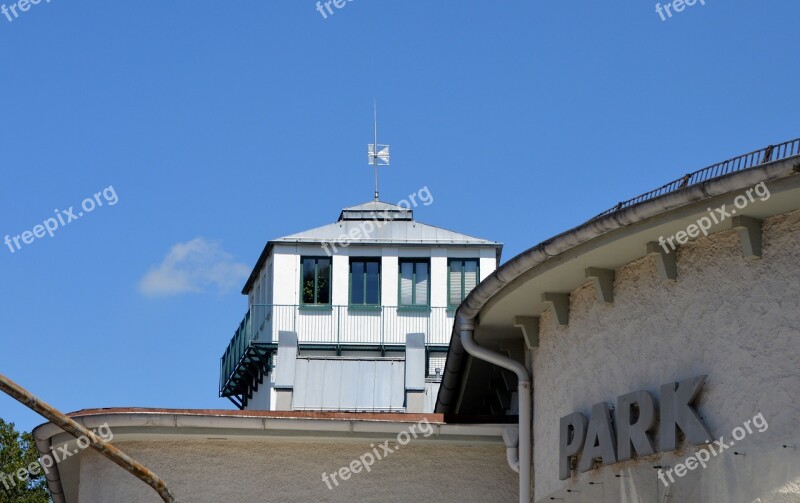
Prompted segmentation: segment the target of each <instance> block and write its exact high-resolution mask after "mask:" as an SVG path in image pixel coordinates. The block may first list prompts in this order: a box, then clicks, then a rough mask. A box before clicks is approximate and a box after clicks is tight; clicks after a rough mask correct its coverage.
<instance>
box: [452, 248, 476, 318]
mask: <svg viewBox="0 0 800 503" xmlns="http://www.w3.org/2000/svg"><path fill="white" fill-rule="evenodd" d="M447 271H448V272H447V276H448V278H447V305H448V306H449V307H453V308H454V307H457V306H458V305H459V304H461V301H463V300H464V299H465V298H466V297H467V294H469V292H471V291H472V289H473V288H475V285H477V284H478V259H450V262H449V263H448V268H447Z"/></svg>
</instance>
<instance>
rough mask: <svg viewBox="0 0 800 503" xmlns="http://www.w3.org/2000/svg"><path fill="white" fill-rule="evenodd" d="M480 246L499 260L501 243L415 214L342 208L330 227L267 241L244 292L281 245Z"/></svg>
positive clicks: (376, 207) (376, 205) (381, 207)
mask: <svg viewBox="0 0 800 503" xmlns="http://www.w3.org/2000/svg"><path fill="white" fill-rule="evenodd" d="M344 243H347V246H370V245H371V246H481V247H491V248H496V250H497V257H498V260H499V258H500V252H501V250H502V248H503V245H502V243H498V242H497V241H490V240H487V239H481V238H476V237H474V236H469V235H467V234H462V233H460V232H455V231H450V230H447V229H442V228H441V227H435V226H433V225H428V224H423V223H421V222H417V221H416V220H414V212H413V211H412V210H411V209H410V208H404V207H402V206H397V205H394V204H389V203H384V202H382V201H370V202H367V203H363V204H359V205H356V206H350V207H347V208H344V209H342V211H341V213H340V214H339V219H338V220H337V221H336V222H334V223H331V224H328V225H323V226H322V227H316V228H314V229H309V230H307V231H303V232H298V233H296V234H291V235H288V236H284V237H281V238H278V239H273V240H271V241H269V242H267V245H266V246H265V247H264V250H263V251H262V252H261V256H260V257H259V259H258V262H256V265H255V267H254V268H253V271H252V273H251V274H250V278H248V280H247V283H246V284H245V286H244V289H243V290H242V293H244V294H247V293H248V292H249V291H250V288H251V287H252V286H253V283H254V282H255V280H256V278H257V277H258V273H259V271H260V270H261V267H263V265H264V263H265V262H266V260H267V257H268V256H269V255H270V253H271V251H272V248H273V247H274V246H276V245H282V244H307V245H314V244H319V245H325V244H327V245H330V246H331V247H334V246H343V245H344ZM334 250H335V248H334Z"/></svg>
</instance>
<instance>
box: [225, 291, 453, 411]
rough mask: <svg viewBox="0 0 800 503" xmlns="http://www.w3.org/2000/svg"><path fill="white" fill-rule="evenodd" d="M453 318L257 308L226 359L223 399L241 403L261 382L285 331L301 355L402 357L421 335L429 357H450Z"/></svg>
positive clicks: (411, 312)
mask: <svg viewBox="0 0 800 503" xmlns="http://www.w3.org/2000/svg"><path fill="white" fill-rule="evenodd" d="M453 314H454V313H453V312H452V311H451V310H448V309H447V308H445V307H432V308H428V307H425V308H421V309H417V308H407V307H393V306H374V307H373V306H330V305H326V306H308V305H253V306H251V307H250V309H249V310H248V311H247V313H246V314H245V317H244V319H243V320H242V322H241V323H240V324H239V327H238V328H237V330H236V333H235V334H234V336H233V339H231V342H230V343H229V344H228V347H227V349H226V350H225V353H224V354H223V355H222V359H221V365H220V383H219V386H220V387H219V389H220V396H222V397H227V398H231V399H232V401H234V400H233V398H236V397H239V400H240V402H242V401H244V400H243V399H244V398H245V397H244V395H246V394H248V388H249V387H250V386H252V385H253V384H254V383H258V384H261V383H262V382H263V379H264V377H265V376H266V375H267V374H268V373H269V371H270V370H271V359H272V355H273V353H275V352H276V351H277V347H278V335H279V333H280V332H281V331H291V332H295V333H296V334H297V338H298V344H299V347H300V349H317V350H330V351H336V353H337V354H342V353H343V352H347V351H380V352H381V353H382V354H383V353H385V352H387V351H404V350H405V340H406V335H407V334H410V333H422V334H425V345H426V348H427V349H428V352H429V353H431V352H439V353H446V352H447V346H448V344H449V343H450V334H451V333H452V330H453ZM234 403H236V401H234ZM237 406H241V404H240V403H237Z"/></svg>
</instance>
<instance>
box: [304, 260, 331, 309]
mask: <svg viewBox="0 0 800 503" xmlns="http://www.w3.org/2000/svg"><path fill="white" fill-rule="evenodd" d="M300 264H301V267H302V271H303V278H302V280H301V281H302V283H301V287H302V291H301V292H300V301H301V303H302V304H308V305H327V304H330V303H331V259H329V258H325V257H303V258H301V259H300Z"/></svg>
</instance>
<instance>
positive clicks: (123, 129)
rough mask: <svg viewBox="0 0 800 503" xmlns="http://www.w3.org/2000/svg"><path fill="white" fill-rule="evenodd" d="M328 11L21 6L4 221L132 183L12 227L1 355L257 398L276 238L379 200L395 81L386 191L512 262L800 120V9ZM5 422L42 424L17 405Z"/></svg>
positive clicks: (8, 39)
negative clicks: (231, 368) (50, 224)
mask: <svg viewBox="0 0 800 503" xmlns="http://www.w3.org/2000/svg"><path fill="white" fill-rule="evenodd" d="M3 2H5V3H6V4H11V2H10V0H0V3H3ZM315 3H316V2H315V1H312V0H282V1H278V0H269V1H259V2H256V1H239V2H225V3H223V2H210V1H207V0H191V1H189V0H176V1H172V2H156V1H154V0H141V1H137V2H124V3H123V2H101V1H99V0H82V1H80V2H73V1H67V0H52V1H51V2H50V3H44V2H42V3H40V4H39V5H36V6H32V7H31V8H30V10H28V11H27V12H24V13H21V14H20V16H19V17H18V18H17V19H14V20H13V22H8V21H7V19H6V18H5V17H0V47H2V51H0V96H2V98H0V138H2V140H1V142H0V172H1V173H2V183H0V239H2V238H3V237H4V236H5V235H7V234H8V235H11V236H14V235H19V234H21V233H22V232H23V231H26V230H33V229H34V226H36V225H37V224H41V223H42V222H44V221H45V220H46V219H48V218H51V217H53V216H54V215H56V213H54V210H59V212H60V211H61V210H66V209H68V208H69V207H70V206H74V207H75V210H74V211H75V213H77V212H78V211H79V209H80V208H79V206H80V205H81V202H82V201H83V200H84V199H85V198H87V197H90V198H92V197H93V195H94V194H95V193H98V192H100V193H101V194H102V191H103V189H106V188H108V187H113V192H114V194H115V196H116V199H117V202H116V204H113V205H110V204H108V203H109V201H107V200H106V199H104V196H103V195H101V196H99V199H98V200H99V201H103V202H104V204H103V205H102V206H99V207H97V208H95V209H94V211H92V212H91V213H88V212H87V213H86V214H85V215H84V216H83V217H80V218H78V219H77V220H75V221H72V222H70V223H68V224H67V225H65V226H61V227H60V228H59V229H58V230H56V231H55V232H54V236H53V237H52V238H51V237H49V236H47V235H45V237H43V238H39V239H35V240H34V241H33V242H32V243H31V244H24V243H21V247H20V248H21V249H19V250H16V251H15V252H14V253H11V251H10V249H9V248H8V247H7V246H6V245H2V247H1V248H0V271H1V272H2V280H0V281H2V288H0V306H2V308H0V309H1V311H0V316H1V320H2V325H1V326H2V332H1V333H2V336H0V337H2V339H0V343H1V344H0V372H2V373H4V374H6V375H7V376H9V377H11V378H12V379H14V380H16V381H18V382H19V383H21V384H23V385H25V386H26V387H28V388H29V389H30V390H32V391H33V392H35V393H36V394H37V395H39V396H40V397H41V398H43V399H44V400H46V401H48V402H50V403H51V404H53V405H55V406H56V407H58V408H60V409H62V410H64V411H72V410H77V409H82V408H91V407H113V406H150V407H188V408H231V407H232V406H231V404H230V403H229V402H228V401H227V400H225V399H220V398H218V396H217V382H218V370H219V357H220V355H221V353H222V351H223V350H224V348H225V346H226V345H227V343H228V341H229V339H230V337H231V336H232V334H233V331H234V329H235V328H236V326H237V325H238V323H239V321H240V320H241V318H242V316H243V314H244V311H245V309H246V300H245V298H244V297H243V296H241V295H240V294H239V290H240V288H241V285H242V284H243V279H242V278H241V276H242V274H246V273H247V272H248V271H249V269H250V267H252V265H253V264H254V263H255V261H256V259H257V257H258V254H259V253H260V252H261V249H262V247H263V245H264V243H265V242H266V241H267V240H268V239H270V238H275V237H279V236H282V235H286V234H290V233H294V232H298V231H301V230H305V229H308V228H312V227H316V226H319V225H323V224H326V223H329V222H331V221H333V220H335V218H336V217H337V216H338V212H339V210H340V209H341V208H342V207H343V206H347V205H352V204H357V203H361V202H364V201H367V200H369V199H370V198H371V196H372V173H371V171H370V168H369V167H368V166H367V165H366V155H365V154H366V152H365V150H366V145H367V143H368V142H369V141H371V138H372V102H373V98H375V99H377V101H378V107H379V114H380V122H381V131H380V133H381V134H380V140H381V141H385V142H386V143H389V144H391V146H392V164H393V165H392V166H391V167H390V168H386V169H384V170H383V171H382V176H381V180H382V184H381V185H382V196H383V197H382V198H383V199H384V200H386V201H390V202H396V201H399V200H400V199H403V198H404V197H406V196H407V195H408V194H410V193H412V192H416V191H417V190H418V189H419V188H420V187H422V186H427V187H428V188H429V190H430V191H431V193H432V194H433V196H434V203H433V204H432V205H430V206H427V207H422V208H420V209H419V210H418V211H417V214H416V216H417V219H419V220H421V221H423V222H426V223H430V224H433V225H438V226H442V227H445V228H450V229H453V230H456V231H460V232H464V233H467V234H472V235H476V236H479V237H484V238H489V239H494V240H498V241H502V242H504V243H505V244H506V248H505V251H504V259H508V258H511V257H512V256H514V255H516V254H517V253H519V252H521V251H523V250H525V249H527V248H529V247H531V246H533V245H535V244H536V243H538V242H540V241H542V240H544V239H546V238H548V237H550V236H552V235H554V234H557V233H559V232H562V231H564V230H566V229H568V228H571V227H573V226H575V225H577V224H580V223H581V222H583V221H585V220H586V219H588V218H590V217H591V216H593V215H595V214H597V213H599V212H600V211H602V210H604V209H606V208H607V207H610V206H613V205H614V204H615V203H616V202H617V201H619V200H622V199H626V198H628V197H632V196H635V195H637V194H639V193H641V192H644V191H646V190H649V189H650V188H654V187H656V186H658V185H661V184H662V183H664V182H666V181H668V180H671V179H673V178H677V177H679V176H681V175H682V174H684V173H686V172H687V171H691V170H694V169H698V168H701V167H703V166H705V165H707V164H711V163H713V162H716V161H719V160H723V159H724V158H727V157H731V156H734V155H737V154H740V153H744V152H747V151H750V150H754V149H756V148H760V147H763V146H765V145H768V144H770V143H775V142H779V141H783V140H788V139H791V138H794V137H797V136H800V128H798V124H797V117H798V92H797V82H798V77H799V76H800V75H799V74H800V67H799V66H798V64H797V63H798V54H800V51H798V44H800V42H798V38H797V36H796V32H797V30H796V20H797V19H798V17H800V3H798V2H796V1H795V0H770V1H769V2H754V1H752V0H724V1H723V0H706V3H705V5H701V4H699V3H698V4H697V5H695V6H693V7H687V8H686V9H685V10H684V11H683V12H681V13H679V14H676V15H675V16H674V17H672V18H671V19H668V20H666V21H662V20H661V18H660V17H659V15H658V14H657V13H656V11H655V2H653V1H636V2H590V1H588V0H587V1H581V2H567V1H558V2H556V1H553V2H542V1H522V0H507V1H503V2H487V1H481V2H479V1H475V0H468V1H464V0H461V1H455V0H452V1H437V2H420V1H415V2H409V1H404V2H399V1H398V2H388V1H385V0H384V1H374V0H354V1H352V2H349V3H347V4H346V6H345V7H344V8H343V9H341V10H336V11H335V13H334V14H333V15H330V16H328V18H327V19H324V18H323V17H322V16H321V15H320V13H319V12H317V10H316V8H315ZM108 193H109V194H110V192H108ZM109 199H111V200H113V198H109ZM98 200H96V201H98ZM60 214H62V216H63V213H60ZM40 233H41V232H40ZM187 256H188V257H189V258H191V259H192V260H190V261H188V262H187V261H186V260H184V259H185V258H186V257H187ZM153 271H155V272H153ZM154 274H155V279H153V278H154V276H153V275H154ZM148 275H149V278H150V279H149V280H147V281H145V284H146V285H149V286H150V287H149V288H147V287H145V288H142V287H141V285H142V281H143V279H144V278H145V277H148ZM154 285H155V286H154ZM0 417H3V418H4V419H6V420H10V421H14V422H16V423H17V425H18V426H19V427H21V428H24V429H30V428H32V427H33V426H35V425H37V424H39V423H41V422H42V421H41V419H40V418H39V417H38V416H36V415H35V414H33V413H31V412H29V411H28V410H27V409H25V408H24V407H22V406H21V405H19V404H17V403H16V402H14V401H13V400H11V399H10V398H7V397H5V396H0Z"/></svg>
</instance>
